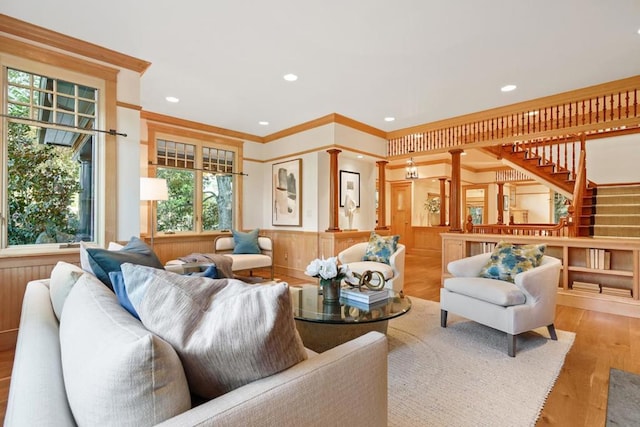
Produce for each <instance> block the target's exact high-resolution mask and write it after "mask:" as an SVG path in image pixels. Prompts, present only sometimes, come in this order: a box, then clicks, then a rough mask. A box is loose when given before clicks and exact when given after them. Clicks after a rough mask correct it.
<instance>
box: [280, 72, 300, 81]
mask: <svg viewBox="0 0 640 427" xmlns="http://www.w3.org/2000/svg"><path fill="white" fill-rule="evenodd" d="M282 78H283V79H285V80H286V81H288V82H295V81H296V80H298V76H296V75H295V74H291V73H289V74H285V75H284V76H282Z"/></svg>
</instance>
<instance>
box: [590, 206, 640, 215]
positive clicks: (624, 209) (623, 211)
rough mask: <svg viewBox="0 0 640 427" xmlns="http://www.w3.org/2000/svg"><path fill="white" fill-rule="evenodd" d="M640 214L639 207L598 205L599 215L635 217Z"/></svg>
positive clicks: (597, 211)
mask: <svg viewBox="0 0 640 427" xmlns="http://www.w3.org/2000/svg"><path fill="white" fill-rule="evenodd" d="M639 212H640V206H638V205H598V206H596V214H597V215H600V214H602V215H634V214H638V213H639Z"/></svg>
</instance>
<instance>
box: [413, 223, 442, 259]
mask: <svg viewBox="0 0 640 427" xmlns="http://www.w3.org/2000/svg"><path fill="white" fill-rule="evenodd" d="M412 230H413V246H411V247H409V248H407V252H408V253H410V254H413V255H429V256H440V253H441V252H442V237H441V236H440V233H447V232H449V227H444V226H443V227H439V226H437V227H412Z"/></svg>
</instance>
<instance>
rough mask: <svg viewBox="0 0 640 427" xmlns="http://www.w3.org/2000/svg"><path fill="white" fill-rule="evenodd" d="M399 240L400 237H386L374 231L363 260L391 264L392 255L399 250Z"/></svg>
mask: <svg viewBox="0 0 640 427" xmlns="http://www.w3.org/2000/svg"><path fill="white" fill-rule="evenodd" d="M399 239H400V236H398V235H395V236H388V237H384V236H380V235H379V234H376V233H375V232H374V231H372V232H371V237H369V244H368V245H367V249H366V250H365V252H364V256H363V257H362V260H363V261H375V262H382V263H384V264H389V258H391V255H393V254H394V253H395V251H396V250H397V249H398V240H399Z"/></svg>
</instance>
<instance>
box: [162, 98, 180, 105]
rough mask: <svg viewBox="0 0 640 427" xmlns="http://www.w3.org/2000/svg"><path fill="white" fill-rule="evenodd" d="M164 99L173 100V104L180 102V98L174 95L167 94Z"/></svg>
mask: <svg viewBox="0 0 640 427" xmlns="http://www.w3.org/2000/svg"><path fill="white" fill-rule="evenodd" d="M165 99H166V100H167V102H173V103H174V104H175V103H177V102H180V99H179V98H176V97H175V96H167V97H166V98H165Z"/></svg>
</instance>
